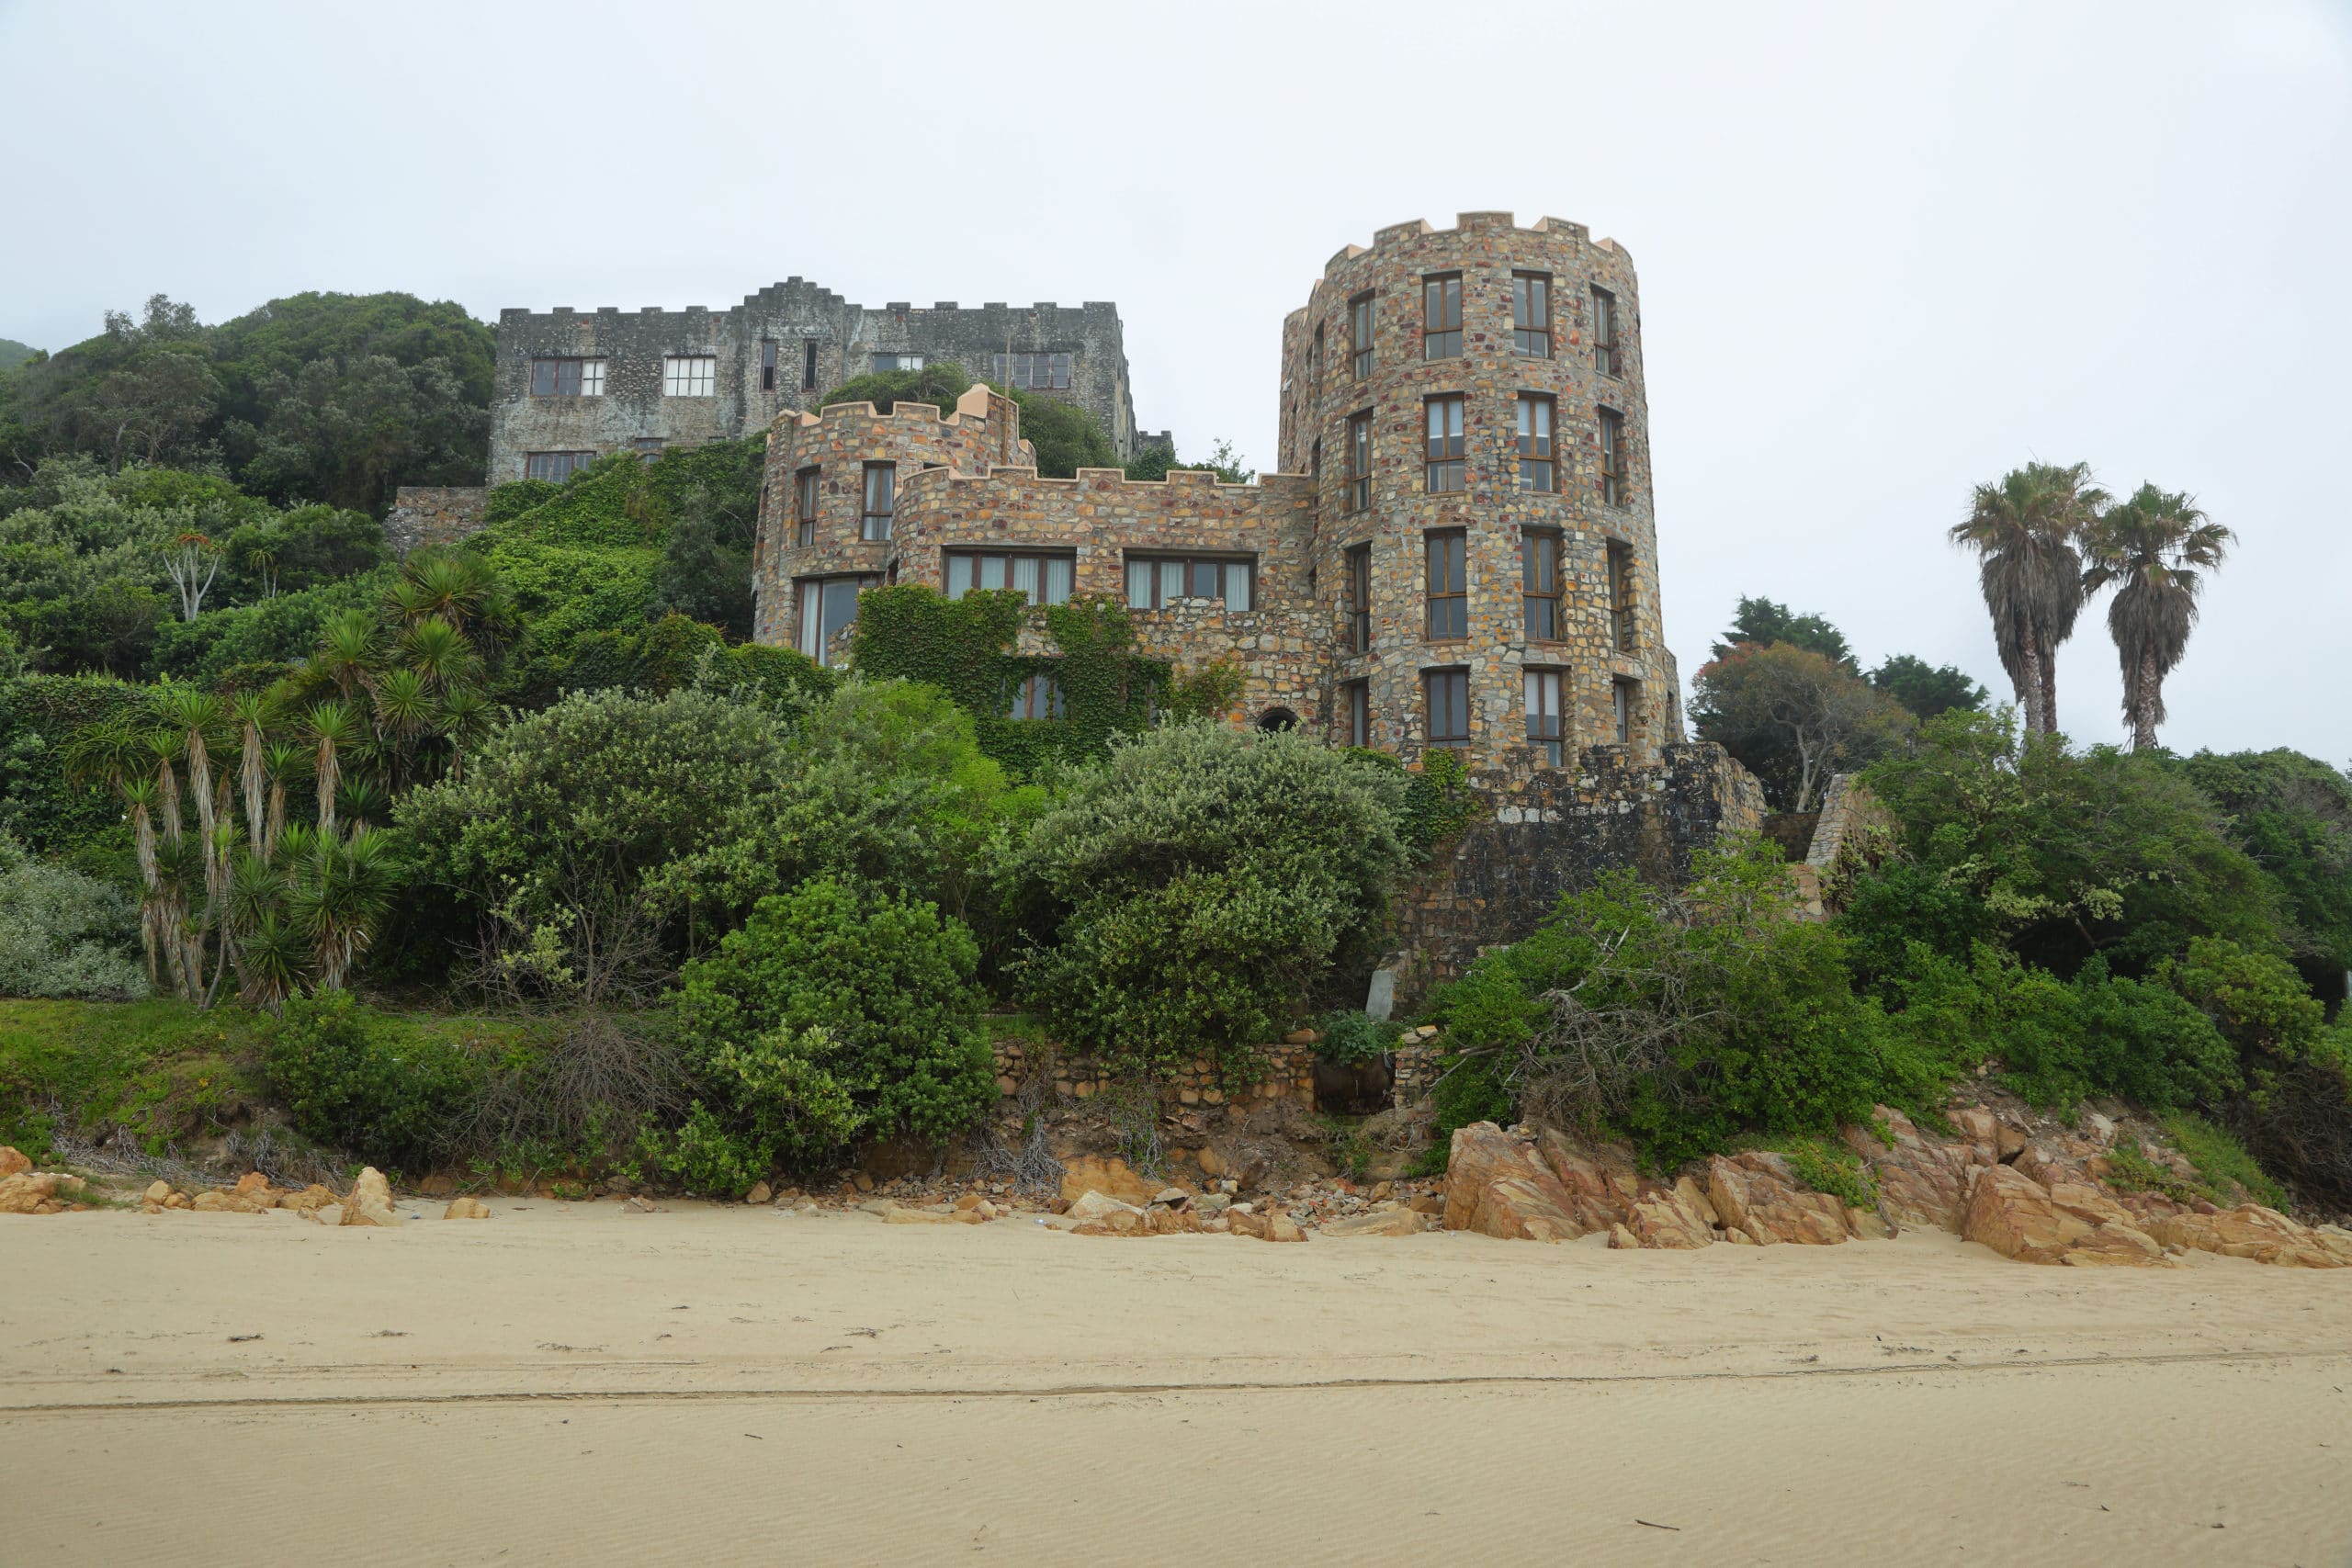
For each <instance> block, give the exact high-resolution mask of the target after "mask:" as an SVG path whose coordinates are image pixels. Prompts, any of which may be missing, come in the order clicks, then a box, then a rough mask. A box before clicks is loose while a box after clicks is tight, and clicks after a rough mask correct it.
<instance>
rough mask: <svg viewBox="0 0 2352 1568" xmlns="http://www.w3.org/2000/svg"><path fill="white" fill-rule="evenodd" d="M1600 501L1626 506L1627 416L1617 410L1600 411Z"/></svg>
mask: <svg viewBox="0 0 2352 1568" xmlns="http://www.w3.org/2000/svg"><path fill="white" fill-rule="evenodd" d="M1627 488H1628V487H1627V484H1626V479H1625V416H1624V415H1623V414H1622V413H1619V412H1617V411H1616V410H1615V409H1602V410H1601V411H1600V499H1601V500H1603V501H1605V502H1608V503H1609V504H1610V505H1611V506H1623V505H1624V504H1625V495H1626V491H1627Z"/></svg>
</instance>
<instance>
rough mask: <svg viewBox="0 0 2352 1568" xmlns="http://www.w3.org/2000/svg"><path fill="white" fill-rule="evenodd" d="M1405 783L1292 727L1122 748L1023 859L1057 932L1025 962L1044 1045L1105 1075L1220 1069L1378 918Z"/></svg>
mask: <svg viewBox="0 0 2352 1568" xmlns="http://www.w3.org/2000/svg"><path fill="white" fill-rule="evenodd" d="M1402 795H1403V788H1402V784H1401V781H1399V780H1397V778H1396V777H1395V775H1394V774H1391V773H1385V772H1384V771H1382V770H1379V769H1375V768H1370V767H1366V766H1364V765H1363V763H1361V762H1359V761H1356V760H1354V759H1353V758H1351V757H1350V756H1349V755H1348V754H1347V753H1345V752H1341V751H1335V750H1330V749H1329V748H1327V747H1324V746H1322V745H1321V744H1319V743H1318V742H1317V741H1315V740H1312V739H1308V738H1307V737H1306V736H1304V735H1301V734H1298V733H1295V732H1283V733H1272V734H1270V733H1265V732H1261V731H1255V730H1248V731H1245V730H1234V729H1228V728H1224V727H1222V726H1217V725H1210V724H1193V725H1179V726H1170V727H1168V728H1162V729H1159V730H1157V731H1155V732H1153V733H1152V734H1150V735H1148V736H1146V737H1143V738H1140V739H1136V740H1133V741H1130V742H1127V743H1124V744H1121V745H1119V746H1117V747H1116V748H1115V749H1114V750H1113V751H1112V753H1111V757H1110V760H1109V761H1108V762H1106V763H1105V764H1104V765H1103V767H1102V768H1100V769H1099V770H1096V771H1094V772H1092V773H1088V774H1086V775H1083V776H1082V777H1081V778H1080V779H1079V780H1078V781H1077V782H1076V783H1075V784H1074V785H1073V787H1072V789H1071V792H1070V795H1069V798H1068V799H1067V800H1066V801H1065V802H1064V803H1063V804H1062V805H1061V806H1060V807H1058V808H1057V809H1055V810H1052V811H1050V812H1048V813H1047V814H1046V815H1045V816H1044V817H1043V818H1040V819H1039V820H1038V822H1037V824H1036V826H1035V829H1032V831H1031V833H1030V835H1029V841H1028V844H1027V846H1026V848H1025V850H1024V852H1023V856H1022V867H1023V873H1024V874H1025V875H1026V877H1027V879H1028V880H1029V881H1030V882H1031V883H1032V884H1034V885H1035V886H1036V887H1037V888H1038V889H1039V890H1040V896H1041V899H1042V901H1043V903H1044V904H1045V905H1046V906H1047V908H1049V909H1050V910H1051V911H1052V914H1051V916H1050V917H1049V918H1052V919H1055V921H1056V923H1057V926H1058V931H1057V942H1056V943H1055V944H1054V945H1052V946H1050V947H1046V946H1040V947H1037V948H1035V949H1033V950H1032V952H1031V953H1030V954H1029V955H1028V957H1027V958H1026V959H1025V960H1024V962H1023V965H1022V967H1021V976H1020V978H1021V981H1022V984H1023V987H1024V988H1025V990H1026V992H1027V994H1028V996H1029V998H1031V999H1032V1000H1033V1001H1034V1003H1035V1006H1036V1007H1037V1009H1038V1010H1040V1011H1041V1012H1042V1013H1043V1014H1044V1015H1045V1016H1046V1019H1047V1021H1048V1022H1049V1024H1050V1025H1051V1026H1052V1028H1053V1029H1054V1031H1055V1033H1056V1036H1057V1038H1058V1039H1060V1040H1061V1041H1062V1042H1063V1043H1065V1044H1068V1045H1069V1046H1072V1047H1073V1048H1076V1049H1079V1050H1082V1051H1086V1052H1088V1053H1091V1054H1093V1055H1099V1056H1101V1057H1103V1058H1104V1059H1106V1060H1107V1061H1109V1062H1111V1063H1112V1064H1113V1065H1114V1070H1119V1071H1128V1072H1136V1073H1142V1074H1151V1073H1156V1072H1159V1071H1161V1070H1165V1069H1167V1068H1169V1067H1172V1066H1177V1065H1180V1064H1182V1063H1183V1062H1186V1061H1189V1060H1192V1059H1194V1058H1198V1057H1207V1058H1209V1059H1212V1060H1214V1061H1216V1062H1217V1063H1218V1064H1219V1065H1220V1066H1221V1067H1222V1068H1223V1070H1225V1071H1226V1072H1227V1074H1228V1075H1229V1076H1230V1075H1241V1076H1247V1075H1249V1074H1250V1073H1251V1072H1253V1071H1254V1070H1255V1068H1256V1065H1257V1060H1256V1053H1255V1047H1256V1046H1258V1045H1260V1044H1262V1043H1265V1042H1267V1041H1271V1040H1274V1039H1277V1038H1279V1037H1280V1036H1281V1035H1282V1034H1283V1033H1284V1032H1287V1030H1288V1029H1289V1027H1290V1026H1291V1022H1292V1020H1293V1018H1294V1015H1295V1009H1296V1008H1297V1007H1298V1005H1299V1002H1300V1000H1301V998H1309V997H1313V996H1314V995H1316V994H1317V992H1318V991H1319V990H1320V989H1321V988H1322V987H1324V986H1325V984H1326V983H1327V981H1328V980H1329V976H1330V974H1331V972H1332V969H1333V965H1334V963H1335V961H1336V960H1339V959H1340V958H1342V957H1343V956H1349V955H1353V954H1355V953H1360V952H1361V951H1362V947H1363V943H1364V942H1366V941H1367V940H1368V938H1369V936H1370V935H1371V934H1372V933H1373V932H1374V931H1375V929H1376V927H1377V923H1378V920H1379V918H1380V915H1381V912H1382V910H1383V908H1385V901H1386V897H1387V892H1388V887H1389V885H1390V883H1391V881H1392V880H1393V879H1394V878H1395V876H1396V875H1397V873H1398V872H1399V871H1400V870H1401V869H1402V868H1403V866H1404V864H1405V862H1406V858H1407V853H1408V852H1407V850H1406V848H1405V845H1404V843H1403V842H1402V840H1400V839H1399V838H1398V837H1397V820H1398V808H1399V806H1400V804H1401V798H1402Z"/></svg>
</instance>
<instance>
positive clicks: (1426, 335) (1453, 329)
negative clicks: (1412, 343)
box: [1421, 272, 1462, 359]
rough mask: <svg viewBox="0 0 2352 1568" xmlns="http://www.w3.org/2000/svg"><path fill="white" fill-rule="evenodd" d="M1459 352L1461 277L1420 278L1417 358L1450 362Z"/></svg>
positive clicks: (1453, 274) (1449, 273)
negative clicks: (1419, 355) (1418, 354)
mask: <svg viewBox="0 0 2352 1568" xmlns="http://www.w3.org/2000/svg"><path fill="white" fill-rule="evenodd" d="M1461 352H1462V275H1461V274H1460V273H1458V272H1448V273H1441V274H1439V275H1438V276H1435V277H1424V278H1423V279H1421V357H1422V358H1423V359H1452V358H1453V357H1454V356H1455V355H1459V354H1460V353H1461Z"/></svg>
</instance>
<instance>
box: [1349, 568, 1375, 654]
mask: <svg viewBox="0 0 2352 1568" xmlns="http://www.w3.org/2000/svg"><path fill="white" fill-rule="evenodd" d="M1348 651H1349V652H1350V653H1369V652H1371V651H1372V547H1371V546H1370V545H1368V544H1367V545H1351V546H1350V547H1348Z"/></svg>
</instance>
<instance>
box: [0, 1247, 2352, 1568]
mask: <svg viewBox="0 0 2352 1568" xmlns="http://www.w3.org/2000/svg"><path fill="white" fill-rule="evenodd" d="M665 1207H666V1212H663V1213H651V1214H647V1213H634V1212H631V1211H628V1210H627V1209H624V1208H622V1207H620V1206H617V1205H615V1204H613V1203H609V1202H604V1203H594V1204H570V1205H566V1204H560V1203H555V1202H550V1201H508V1200H494V1201H492V1209H493V1211H494V1217H493V1218H492V1219H491V1220H490V1221H489V1222H487V1223H468V1222H444V1221H441V1220H439V1219H437V1218H428V1219H426V1220H424V1222H422V1223H417V1224H409V1225H405V1226H403V1227H401V1228H400V1229H398V1230H370V1229H365V1228H346V1229H325V1228H322V1227H320V1226H317V1225H313V1224H308V1223H306V1222H303V1221H301V1220H299V1219H295V1218H292V1217H290V1216H279V1215H264V1216H255V1215H245V1214H186V1213H172V1214H164V1215H155V1216H144V1215H137V1214H130V1213H119V1212H98V1213H78V1214H64V1215H57V1216H53V1217H50V1218H43V1219H9V1220H6V1221H0V1445H4V1446H0V1456H5V1457H0V1563H6V1564H9V1565H12V1568H13V1565H15V1564H18V1563H24V1564H33V1563H39V1564H44V1565H53V1564H79V1563H103V1564H121V1563H135V1562H173V1563H177V1564H212V1563H222V1564H226V1563H239V1564H255V1563H259V1564H273V1563H306V1564H315V1563H334V1564H374V1563H385V1564H401V1565H407V1564H420V1563H463V1564H472V1563H539V1562H562V1563H589V1562H639V1563H642V1562H728V1561H752V1562H790V1563H908V1562H950V1561H953V1562H987V1561H994V1562H1007V1563H1022V1564H1030V1563H1038V1564H1059V1563H1154V1564H1157V1563H1188V1564H1209V1563H1253V1564H1254V1563H1386V1562H1415V1563H1422V1564H1427V1563H1442V1562H1476V1563H1481V1564H1485V1563H1547V1564H1557V1563H1577V1564H1590V1563H1621V1562H1622V1563H1661V1564H1664V1563H1673V1564H1683V1563H1764V1562H1803V1563H1810V1564H1823V1563H1833V1564H1834V1563H1868V1564H1871V1565H1873V1568H1888V1565H1893V1564H1907V1563H1944V1562H1956V1563H1984V1562H2018V1561H2034V1562H2067V1563H2108V1562H2131V1563H2175V1562H2178V1563H2248V1564H2256V1563H2259V1564H2287V1563H2303V1564H2309V1565H2312V1568H2318V1565H2320V1564H2343V1563H2346V1562H2352V1392H2348V1391H2352V1269H2346V1270H2336V1271H2329V1272H2306V1271H2303V1270H2299V1269H2274V1268H2264V1267H2261V1266H2258V1265H2256V1264H2252V1263H2247V1262H2244V1261H2241V1260H2237V1259H2230V1258H2211V1257H2205V1256H2201V1255H2200V1256H2197V1257H2194V1258H2190V1259H2189V1260H2188V1263H2187V1265H2186V1266H2185V1267H2182V1268H2178V1269H2144V1270H2143V1269H2113V1270H2109V1269H2046V1268H2032V1267H2028V1266H2024V1265H2019V1264H2014V1263H2009V1262H2005V1261H2003V1260H2001V1259H1999V1258H1996V1257H1994V1255H1993V1254H1991V1253H1990V1252H1988V1251H1986V1250H1985V1249H1984V1248H1982V1247H1973V1246H1969V1245H1966V1244H1963V1243H1962V1242H1960V1241H1957V1240H1955V1239H1953V1238H1951V1237H1949V1236H1945V1235H1922V1234H1914V1235H1905V1236H1903V1237H1901V1238H1899V1239H1897V1240H1895V1241H1894V1242H1891V1243H1868V1244H1864V1243H1856V1244H1852V1245H1849V1246H1845V1247H1768V1248H1753V1247H1710V1248H1707V1249H1705V1250H1704V1251H1701V1252H1696V1253H1672V1252H1612V1251H1610V1250H1608V1249H1607V1248H1606V1247H1602V1246H1600V1245H1599V1243H1598V1242H1597V1240H1588V1241H1586V1242H1582V1243H1577V1244H1574V1245H1570V1246H1566V1247H1545V1246H1540V1245H1535V1244H1532V1243H1507V1242H1498V1241H1491V1240H1488V1239H1487V1238H1484V1237H1479V1236H1471V1235H1422V1236H1419V1237H1412V1238H1406V1239H1375V1238H1366V1239H1359V1240H1334V1239H1331V1238H1328V1237H1317V1238H1316V1239H1314V1240H1312V1241H1310V1242H1308V1243H1307V1244H1306V1245H1305V1246H1295V1245H1293V1246H1276V1245H1269V1244H1266V1243H1262V1242H1256V1241H1250V1240H1245V1239H1239V1238H1235V1237H1228V1236H1219V1235H1200V1236H1170V1237H1158V1238H1152V1239H1148V1240H1125V1239H1093V1238H1086V1237H1076V1236H1070V1235H1062V1234H1059V1233H1057V1232H1055V1231H1053V1230H1050V1229H1047V1228H1045V1227H1041V1226H1039V1225H1037V1224H1035V1223H1034V1222H1033V1221H1031V1220H1030V1219H1028V1218H1026V1217H1023V1218H1017V1219H1012V1220H1004V1221H999V1222H997V1223H995V1224H988V1225H981V1226H971V1227H966V1226H933V1225H886V1224H882V1223H880V1222H879V1221H878V1220H876V1219H875V1218H873V1217H872V1216H870V1215H865V1214H857V1213H830V1214H824V1215H820V1216H813V1217H812V1216H805V1215H804V1216H791V1215H786V1214H784V1213H777V1212H775V1211H773V1210H767V1209H741V1208H722V1207H717V1206H702V1205H695V1204H676V1205H668V1206H665ZM403 1212H404V1213H408V1212H423V1213H427V1214H433V1215H437V1213H439V1205H438V1204H435V1205H432V1206H431V1207H430V1208H424V1207H423V1206H421V1205H417V1204H408V1205H403Z"/></svg>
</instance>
